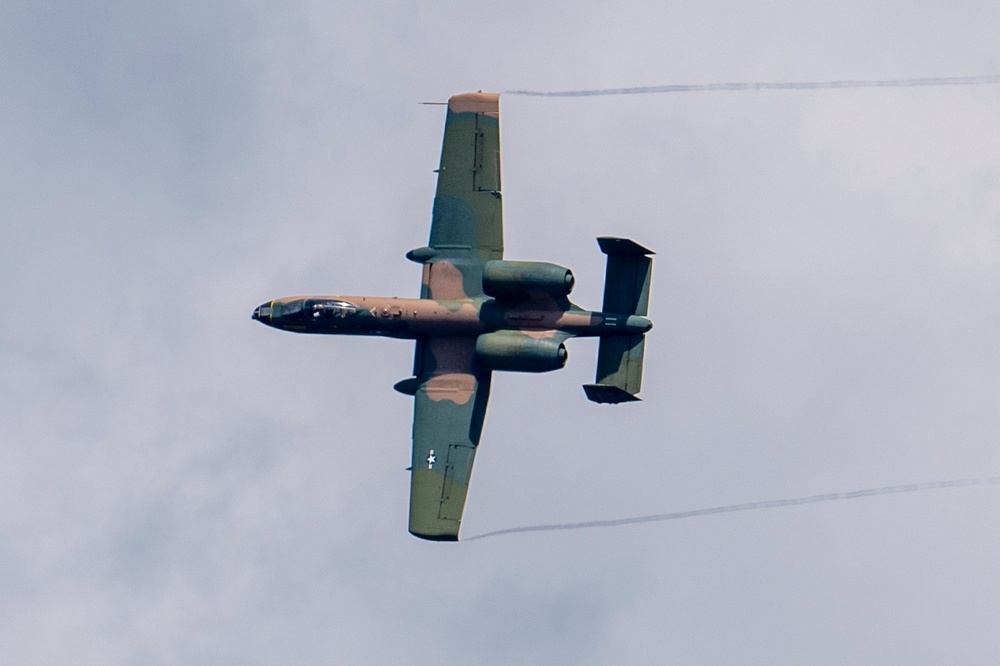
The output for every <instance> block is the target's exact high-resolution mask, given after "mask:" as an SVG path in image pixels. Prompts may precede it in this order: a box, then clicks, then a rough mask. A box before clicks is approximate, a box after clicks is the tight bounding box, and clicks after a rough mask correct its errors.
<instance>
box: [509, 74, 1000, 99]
mask: <svg viewBox="0 0 1000 666" xmlns="http://www.w3.org/2000/svg"><path fill="white" fill-rule="evenodd" d="M996 83H1000V74H987V75H984V76H943V77H937V78H920V79H874V80H870V81H789V82H770V83H769V82H759V81H758V82H753V81H751V82H743V83H701V84H690V85H684V84H681V85H666V86H642V87H638V88H604V89H598V90H565V91H561V92H560V91H557V92H545V91H540V90H507V91H505V92H504V93H503V94H504V95H530V96H532V97H597V96H605V95H648V94H651V93H684V92H716V91H722V90H729V91H734V90H735V91H741V90H829V89H843V88H918V87H922V86H981V85H992V84H996Z"/></svg>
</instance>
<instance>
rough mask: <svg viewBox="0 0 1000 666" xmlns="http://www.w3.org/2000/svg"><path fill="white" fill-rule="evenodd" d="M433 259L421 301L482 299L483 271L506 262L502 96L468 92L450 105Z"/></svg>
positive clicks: (433, 227)
mask: <svg viewBox="0 0 1000 666" xmlns="http://www.w3.org/2000/svg"><path fill="white" fill-rule="evenodd" d="M429 245H430V247H431V248H432V249H433V250H434V253H433V258H432V259H431V260H430V261H428V262H427V263H426V264H425V267H424V269H425V275H424V281H423V289H422V291H421V298H438V299H446V300H454V299H457V298H475V297H477V296H482V293H483V292H482V267H483V264H485V263H486V262H487V261H489V260H491V259H502V258H503V202H502V195H501V190H500V96H499V95H497V94H495V93H481V92H480V93H464V94H461V95H455V96H453V97H452V98H451V99H450V100H448V115H447V117H446V119H445V126H444V141H443V143H442V146H441V164H440V166H439V168H438V182H437V191H436V194H435V197H434V211H433V214H432V218H431V234H430V243H429Z"/></svg>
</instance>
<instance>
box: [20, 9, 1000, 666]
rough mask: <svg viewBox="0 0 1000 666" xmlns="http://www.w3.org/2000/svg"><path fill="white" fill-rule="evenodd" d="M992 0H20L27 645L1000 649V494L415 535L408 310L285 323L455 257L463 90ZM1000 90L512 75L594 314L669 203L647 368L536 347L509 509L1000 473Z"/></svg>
mask: <svg viewBox="0 0 1000 666" xmlns="http://www.w3.org/2000/svg"><path fill="white" fill-rule="evenodd" d="M995 13H996V9H995V7H993V5H991V4H989V3H972V2H970V3H959V5H957V6H956V5H951V6H949V7H948V8H947V9H944V8H942V9H940V10H938V9H935V8H933V7H914V6H913V5H912V3H889V4H888V5H884V4H883V5H880V6H879V7H872V6H869V5H865V4H864V3H860V2H859V3H851V2H849V3H847V4H843V3H841V4H838V5H836V6H832V5H831V6H830V7H825V8H824V7H806V6H805V5H802V6H799V5H793V4H789V3H785V4H779V5H775V6H773V7H771V6H769V7H766V8H764V7H758V8H753V7H747V8H743V9H739V10H733V8H732V7H730V6H728V5H726V6H723V5H722V4H719V3H715V4H712V3H709V4H708V5H699V6H698V8H696V9H693V8H691V7H673V6H669V5H662V3H648V4H645V5H644V4H641V3H640V4H634V5H630V6H628V7H623V8H619V10H618V11H615V12H611V13H609V12H608V11H607V10H606V9H605V8H604V7H603V6H601V5H598V4H596V3H591V4H587V3H585V4H582V5H579V6H578V7H577V8H576V9H575V10H574V11H573V12H566V11H564V10H562V9H560V10H558V11H556V10H554V9H552V10H550V9H547V8H545V7H542V6H536V5H528V4H517V3H515V4H508V5H497V6H495V7H492V8H491V10H490V12H489V13H488V14H486V13H484V11H483V8H482V7H478V6H473V5H455V6H434V7H430V6H410V5H405V3H404V4H399V3H395V2H382V3H374V4H372V3H368V4H366V5H365V6H364V7H361V6H357V7H350V8H346V7H345V8H339V7H334V6H319V5H314V4H308V3H307V4H295V3H292V4H288V3H284V4H282V5H280V6H278V5H273V4H270V3H253V4H250V5H240V6H238V7H237V6H236V5H232V4H222V5H213V6H203V5H195V4H190V3H188V4H183V3H182V4H181V5H176V4H175V5H171V6H162V7H160V6H158V7H138V6H132V5H128V6H126V5H125V4H123V3H108V2H104V3H101V2H96V3H83V4H79V3H77V4H74V5H72V6H71V5H69V4H66V3H63V4H61V5H56V6H52V5H51V4H50V5H46V6H44V7H42V6H36V5H28V4H24V3H21V4H16V3H15V4H10V3H8V4H7V5H5V6H4V7H3V9H2V10H0V19H2V20H0V37H2V38H0V55H2V57H0V81H2V83H3V84H4V88H5V91H7V92H6V94H4V95H3V96H0V118H2V119H3V121H4V122H2V123H0V137H2V138H3V142H4V145H5V147H6V148H5V150H4V151H2V154H0V195H2V201H3V203H2V204H0V281H2V283H3V285H4V287H5V294H6V295H7V300H6V305H5V307H4V309H3V314H2V315H0V321H2V322H3V325H2V326H0V363H2V366H3V368H4V372H3V373H0V419H2V421H3V423H4V430H3V436H2V441H3V456H4V457H3V460H4V462H3V464H2V465H0V536H2V538H3V543H4V548H3V549H0V584H2V587H3V589H4V591H5V597H4V599H3V601H0V619H2V620H3V621H2V622H0V641H2V643H3V645H4V653H5V656H6V657H7V658H8V659H9V660H12V661H17V662H18V663H29V664H30V663H52V662H66V661H71V662H73V663H84V664H86V663H94V664H108V663H185V664H190V663H219V662H220V661H221V662H239V663H274V662H283V661H292V662H296V663H331V662H333V663H371V662H373V661H375V662H395V661H402V660H403V659H407V660H410V661H416V662H418V663H420V662H426V663H436V662H440V661H444V660H447V659H450V660H454V661H463V662H470V663H477V662H486V663H489V662H490V661H498V660H499V661H504V660H506V661H511V662H517V663H541V662H549V663H550V662H552V661H560V660H568V661H573V662H576V663H581V662H582V663H588V662H590V663H607V662H609V661H611V662H622V663H662V661H663V658H664V655H670V657H669V658H670V659H672V660H674V661H680V662H684V663H775V662H778V663H781V662H784V663H801V662H803V661H806V662H810V663H815V662H821V663H822V662H827V663H870V662H873V661H875V662H886V661H889V662H905V663H912V662H921V661H932V662H943V661H956V660H957V661H962V662H972V663H974V662H990V661H995V656H996V654H997V645H996V643H995V641H994V639H993V638H992V636H993V634H994V633H995V631H994V630H993V629H994V627H995V624H996V621H995V620H996V613H995V606H996V604H995V599H996V597H997V593H998V591H1000V590H998V586H1000V576H998V571H997V566H996V558H995V557H994V554H993V548H992V543H994V542H995V538H991V535H993V534H994V532H995V531H996V529H997V525H996V520H995V511H993V509H992V503H993V501H992V496H991V494H990V493H973V492H970V493H922V494H920V493H918V494H909V495H905V496H903V495H899V496H895V497H886V498H883V501H879V502H871V503H852V502H841V503H827V504H823V505H817V506H814V507H811V508H810V509H809V511H808V512H744V513H740V514H732V515H728V516H720V517H718V519H716V520H711V521H678V522H676V523H673V524H672V525H671V529H670V530H661V529H657V530H644V529H635V530H629V531H628V532H620V533H614V534H611V533H607V534H602V535H600V536H598V535H594V534H592V533H588V532H565V533H560V534H553V535H550V536H549V538H547V539H545V540H541V539H539V540H521V539H506V540H504V539H495V540H481V541H476V542H472V543H465V544H462V543H459V544H457V545H455V546H454V547H442V546H441V545H440V544H426V543H422V542H417V541H416V540H414V539H412V538H410V537H409V536H408V535H407V534H406V533H405V512H406V498H407V487H406V474H405V472H404V468H405V467H406V465H407V464H408V458H409V432H410V431H409V428H410V423H409V421H410V411H411V404H410V402H409V401H408V400H407V399H406V398H405V397H403V396H400V395H398V394H395V393H394V392H392V391H391V389H390V387H391V385H392V384H393V383H394V382H395V381H397V380H399V379H401V378H403V377H405V376H407V374H408V372H409V370H410V363H411V354H412V351H411V348H410V345H407V344H404V343H400V342H398V341H391V340H318V339H310V338H304V337H296V336H282V335H279V334H277V333H276V332H274V331H268V330H265V329H263V328H262V327H259V326H255V325H254V324H253V322H251V321H250V320H249V313H250V310H251V309H252V308H253V307H254V306H255V305H256V304H258V303H259V302H261V301H262V300H264V299H266V298H269V297H274V296H278V295H282V294H291V293H302V292H312V291H315V292H334V293H335V292H344V293H351V292H353V293H365V292H370V293H381V294H386V295H393V294H396V295H406V296H409V295H414V294H415V293H417V289H418V281H419V271H418V269H417V267H415V266H414V265H412V264H410V263H409V262H406V261H405V260H404V259H403V258H402V255H403V253H405V251H406V250H408V249H410V248H412V247H417V246H420V245H422V244H424V243H425V242H426V237H427V230H428V223H429V216H430V209H431V197H432V194H433V187H434V174H433V172H432V170H433V168H435V167H436V162H437V158H438V154H437V153H438V151H439V150H440V141H441V134H440V133H441V129H442V126H443V118H442V117H441V113H440V109H438V108H435V107H421V106H418V105H417V102H419V101H423V100H426V99H437V100H441V99H445V98H447V96H448V95H450V94H452V93H455V92H460V91H464V90H474V89H479V88H483V89H493V90H505V89H513V88H519V89H539V90H557V89H565V90H572V89H596V88H610V87H628V86H644V85H654V84H656V83H659V82H684V81H740V80H746V81H750V80H756V81H796V80H799V81H809V80H814V81H820V80H833V79H836V78H858V79H862V78H863V79H881V78H896V77H899V78H904V77H923V76H945V75H948V74H950V73H954V72H978V71H993V70H994V69H995V67H994V66H993V65H991V62H993V63H995V61H996V40H995V34H994V32H995V31H994V30H992V28H991V26H993V25H995V20H992V19H995V16H994V15H995ZM512 35H516V38H513V37H512ZM996 103H997V93H996V91H994V90H993V89H992V88H989V87H976V88H934V89H932V88H922V89H893V90H854V91H840V92H835V93H834V92H820V91H798V92H791V91H786V92H776V93H774V94H768V95H745V96H731V97H724V96H709V95H704V96H690V95H689V96H661V97H657V96H629V97H620V98H594V99H588V100H542V99H535V98H528V97H514V96H510V97H504V99H503V102H502V107H503V123H504V125H503V137H504V151H505V152H504V168H505V173H504V184H505V217H506V223H507V246H508V256H509V257H510V258H514V259H539V260H549V261H555V262H558V263H561V264H565V265H567V266H571V267H572V268H573V269H574V272H575V273H576V275H577V278H578V283H579V286H578V288H577V291H576V292H575V293H574V295H575V296H577V300H578V301H579V302H580V303H581V304H582V305H588V306H596V305H597V304H598V303H599V301H600V297H601V291H600V290H601V285H600V282H601V279H602V276H603V264H602V259H603V258H602V257H601V255H600V254H599V252H598V251H597V248H596V244H595V243H594V241H593V237H594V236H597V235H601V234H608V233H613V234H620V235H629V236H633V237H635V238H636V239H637V240H640V241H641V242H643V243H644V244H647V245H648V246H649V247H652V248H653V249H655V250H656V251H657V252H658V254H657V259H656V266H655V271H654V284H653V298H652V304H651V307H652V313H651V316H652V317H653V318H654V320H655V322H656V328H655V329H654V331H653V333H652V335H651V336H650V339H649V344H648V348H647V352H648V366H647V374H646V379H645V382H644V391H643V397H644V402H643V403H641V404H637V405H629V406H627V407H628V408H621V409H601V408H599V407H597V406H593V405H590V404H589V403H587V402H586V401H585V400H584V398H583V396H582V391H581V390H580V388H579V385H580V384H581V383H585V382H588V381H590V380H591V379H592V376H593V366H592V363H593V353H594V347H593V345H591V344H590V343H588V342H586V341H576V343H575V344H573V345H572V347H571V349H570V353H571V358H572V360H571V362H570V365H569V366H568V367H567V368H566V369H565V370H563V371H561V372H559V373H552V374H550V375H542V376H510V375H504V376H501V377H498V378H497V379H496V381H495V386H494V391H493V397H492V400H491V406H490V412H489V415H488V417H487V426H486V432H485V435H484V439H483V446H482V449H481V451H480V452H479V455H478V457H477V467H476V471H475V474H474V481H473V486H472V495H471V496H470V500H469V506H468V509H467V514H466V525H465V530H466V531H467V533H469V534H474V533H485V532H490V531H493V530H497V529H501V528H503V527H504V526H507V525H519V524H520V525H527V524H542V523H561V522H583V521H587V520H592V519H594V518H595V517H601V516H608V515H612V516H614V515H621V516H629V515H632V516H639V515H646V514H649V513H650V512H651V511H655V510H660V508H661V507H673V506H680V507H683V506H695V507H697V506H705V507H711V506H724V505H733V504H739V503H741V502H745V501H747V500H748V499H752V498H755V497H801V496H805V495H808V494H810V493H811V492H815V489H827V488H875V487H880V486H883V485H884V484H886V483H891V482H893V481H896V480H898V479H958V478H967V477H970V476H977V477H981V476H985V475H988V474H992V473H994V472H995V471H996V470H995V469H993V467H994V466H995V462H996V455H995V448H996V437H995V433H996V432H997V431H998V426H1000V423H998V418H1000V417H998V414H1000V411H998V410H997V405H998V404H1000V402H998V401H1000V385H998V380H997V377H1000V373H998V371H1000V354H998V352H997V349H996V343H995V341H996V339H997V337H998V334H1000V314H998V311H997V308H996V307H995V305H996V302H997V296H998V295H1000V294H998V293H997V290H998V286H997V285H1000V279H998V277H1000V275H998V272H1000V258H998V256H1000V255H998V248H1000V242H998V239H1000V236H998V224H1000V199H998V198H997V194H996V191H995V190H996V188H995V183H996V182H997V176H998V175H1000V174H998V171H1000V144H998V143H997V141H996V138H995V137H996V132H995V126H996V122H997V118H998V114H997V111H996V108H997V107H996ZM629 408H631V409H629ZM344 415H349V418H344ZM806 513H808V515H805V514H806ZM563 657H566V659H563Z"/></svg>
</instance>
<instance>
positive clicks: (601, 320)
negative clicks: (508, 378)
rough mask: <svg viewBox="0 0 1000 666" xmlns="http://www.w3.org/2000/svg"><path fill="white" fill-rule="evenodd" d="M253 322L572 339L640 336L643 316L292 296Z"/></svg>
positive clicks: (320, 329) (292, 327) (347, 330)
mask: <svg viewBox="0 0 1000 666" xmlns="http://www.w3.org/2000/svg"><path fill="white" fill-rule="evenodd" d="M253 318H254V319H256V320H258V321H260V322H261V323H264V324H267V325H268V326H272V327H274V328H280V329H282V330H286V331H292V332H295V333H313V334H323V335H377V336H384V337H391V338H403V339H411V340H412V339H416V338H419V337H421V336H440V335H448V336H451V335H455V336H467V335H479V334H482V333H490V332H493V331H501V330H515V331H525V332H528V331H539V332H542V331H562V332H565V333H569V334H571V335H574V336H590V337H593V336H608V335H638V334H642V333H645V332H646V331H648V330H650V329H651V328H652V327H653V324H652V322H651V321H650V320H649V319H647V318H646V317H642V316H638V315H628V314H614V313H606V312H591V311H589V310H582V309H580V308H578V307H576V306H575V305H573V304H572V303H570V302H569V301H568V300H565V299H562V300H559V299H552V298H542V299H540V300H538V301H532V302H529V303H527V304H525V303H519V304H516V305H508V304H505V303H501V302H498V301H497V300H495V299H493V298H483V299H464V300H459V301H445V300H435V299H428V298H395V297H392V298H384V297H372V296H292V297H287V298H279V299H275V300H273V301H270V302H268V303H264V304H262V305H260V306H259V307H258V308H257V309H256V310H254V313H253Z"/></svg>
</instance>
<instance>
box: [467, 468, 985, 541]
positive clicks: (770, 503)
mask: <svg viewBox="0 0 1000 666" xmlns="http://www.w3.org/2000/svg"><path fill="white" fill-rule="evenodd" d="M998 484H1000V476H987V477H984V478H981V479H955V480H952V481H927V482H925V483H908V484H905V485H901V486H885V487H884V488H867V489H865V490H854V491H851V492H847V493H827V494H824V495H810V496H809V497H793V498H791V499H778V500H766V501H763V502H748V503H746V504H730V505H728V506H715V507H710V508H707V509H692V510H690V511H676V512H674V513H660V514H656V515H652V516H637V517H634V518H617V519H614V520H590V521H587V522H584V523H556V524H553V525H529V526H527V527H508V528H507V529H503V530H496V531H495V532H486V533H485V534H477V535H475V536H472V537H469V538H467V539H463V541H473V540H475V539H485V538H486V537H494V536H500V535H501V534H517V533H519V532H554V531H556V530H582V529H587V528H591V527H618V526H619V525H635V524H637V523H655V522H659V521H663V520H679V519H681V518H693V517H695V516H708V515H711V514H714V513H735V512H737V511H756V510H757V509H777V508H779V507H783V506H798V505H800V504H817V503H819V502H835V501H839V500H849V499H856V498H858V497H871V496H873V495H894V494H898V493H916V492H920V491H923V490H938V489H941V488H960V487H965V486H993V485H998Z"/></svg>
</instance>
